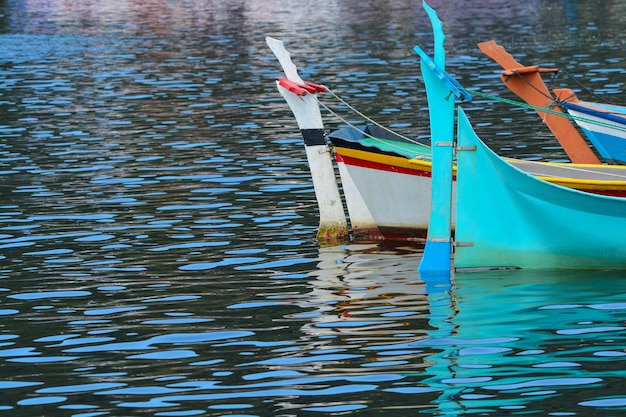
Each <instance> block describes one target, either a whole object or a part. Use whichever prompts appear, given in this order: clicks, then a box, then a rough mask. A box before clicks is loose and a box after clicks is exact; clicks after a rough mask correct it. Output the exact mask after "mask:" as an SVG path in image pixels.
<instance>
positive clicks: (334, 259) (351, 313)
mask: <svg viewBox="0 0 626 417" xmlns="http://www.w3.org/2000/svg"><path fill="white" fill-rule="evenodd" d="M419 261H420V253H419V248H402V247H398V246H393V247H382V246H379V245H348V246H344V247H334V248H321V249H320V255H319V263H318V266H317V268H315V269H313V270H312V271H310V272H309V273H308V275H309V277H310V278H309V279H308V280H307V285H308V286H309V288H310V290H309V292H308V293H306V294H300V295H299V296H298V297H297V298H294V302H295V303H297V304H298V306H299V307H301V308H302V312H300V313H297V314H295V315H291V316H289V319H290V320H293V319H300V320H301V322H302V324H301V327H300V329H301V332H302V338H301V340H300V341H299V342H298V348H297V349H295V348H292V349H290V350H287V349H286V350H285V351H284V352H283V353H281V354H280V355H278V354H277V356H276V357H275V358H274V359H272V361H271V362H269V366H270V367H271V369H272V370H273V371H275V372H284V373H288V372H291V373H294V372H299V373H307V372H312V371H313V370H314V372H316V374H317V375H323V376H322V377H321V379H320V381H326V382H325V383H327V384H328V385H329V386H334V384H340V383H344V384H346V385H350V384H351V383H354V381H355V380H361V381H364V380H368V381H377V382H376V384H377V388H375V389H373V392H372V393H367V394H364V397H363V399H362V400H356V399H354V398H351V399H350V400H345V402H343V403H342V402H341V401H338V403H341V404H344V405H345V404H351V405H353V406H356V405H357V404H358V406H361V407H364V408H369V409H372V410H373V409H374V407H380V409H381V410H384V409H385V408H384V407H385V406H384V404H381V403H380V402H379V400H378V399H377V398H378V397H377V395H376V394H375V392H376V391H384V392H385V393H386V394H385V395H387V394H394V395H398V396H407V397H409V398H410V400H409V399H407V400H402V399H398V400H395V401H394V402H393V403H394V404H396V405H397V404H399V403H405V404H406V409H405V410H404V411H402V412H404V413H408V412H416V411H423V412H430V413H432V414H434V415H446V416H454V415H465V414H468V415H471V414H480V413H491V414H490V415H502V414H503V413H507V412H509V411H513V412H517V411H519V412H524V411H527V412H529V413H536V414H537V415H548V412H549V411H554V412H557V411H563V412H565V411H571V412H576V413H577V414H578V415H589V414H590V413H589V411H590V409H589V408H588V406H593V405H594V404H601V403H598V401H601V400H602V399H604V398H606V397H607V396H609V397H610V396H618V395H622V394H621V388H620V387H621V377H620V375H621V372H622V364H623V359H624V357H626V352H624V348H623V346H622V344H621V342H620V341H621V340H622V339H623V337H624V336H626V326H625V325H624V320H625V319H626V300H625V299H624V297H623V294H624V293H626V281H624V280H623V279H622V277H621V276H620V274H619V272H616V271H595V272H589V271H537V270H516V271H490V272H476V273H458V272H457V273H456V274H455V276H454V277H453V280H452V281H451V282H449V283H447V284H446V283H445V282H439V283H437V285H431V283H430V282H425V281H423V280H420V279H419V278H418V277H417V276H416V274H415V268H416V267H417V265H418V264H419ZM294 375H295V374H294ZM324 378H327V379H324ZM333 378H334V379H333ZM333 381H337V382H333ZM572 396H576V398H578V399H579V400H576V401H574V400H572V398H571V397H572ZM560 397H562V398H567V400H566V401H565V403H567V404H568V407H573V409H569V408H568V409H567V410H565V409H559V405H558V398H560ZM555 401H557V402H555ZM578 402H588V403H586V404H587V405H585V404H582V405H572V404H577V403H578ZM386 411H387V412H389V411H388V410H386ZM405 415H408V414H405Z"/></svg>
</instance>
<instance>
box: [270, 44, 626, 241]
mask: <svg viewBox="0 0 626 417" xmlns="http://www.w3.org/2000/svg"><path fill="white" fill-rule="evenodd" d="M267 42H268V45H269V46H270V48H272V50H273V52H274V53H275V55H276V56H277V57H279V61H280V62H281V65H282V66H283V69H284V71H285V74H286V78H281V79H280V80H279V81H277V88H278V90H279V92H280V93H281V95H283V97H284V98H285V100H286V101H287V103H288V104H289V106H290V108H291V109H292V111H293V113H294V116H295V117H296V120H297V122H298V126H299V127H300V130H301V133H302V135H303V138H304V143H305V148H306V152H307V159H308V163H309V166H310V168H311V173H312V176H313V184H314V187H315V192H316V197H317V200H318V205H319V207H320V228H319V232H318V239H319V240H320V241H321V242H330V243H332V242H334V241H335V240H336V239H337V238H339V239H341V238H345V237H346V236H347V235H348V234H350V236H351V238H352V239H354V240H380V239H388V240H417V239H424V238H425V237H426V236H427V232H428V227H429V224H430V209H431V195H432V162H431V158H432V148H431V147H430V146H428V145H427V144H424V143H418V142H411V141H407V140H406V139H404V138H400V137H399V136H396V135H393V134H389V133H388V132H387V131H385V130H383V129H380V128H377V127H375V126H373V127H372V126H370V127H368V128H361V129H357V128H345V129H341V130H339V131H337V132H334V133H332V134H330V135H329V136H328V138H327V139H329V140H330V141H331V143H332V147H333V149H332V151H333V152H334V155H335V159H334V160H332V159H331V158H332V153H331V151H330V148H329V144H328V143H327V141H326V137H325V136H324V132H325V131H326V130H325V128H324V125H323V121H322V117H321V112H320V108H319V103H318V98H317V96H318V94H321V93H323V92H324V91H325V90H326V88H325V87H323V86H319V85H316V84H312V83H306V82H304V81H303V80H302V79H300V77H299V76H298V74H297V69H296V67H295V65H294V64H293V62H291V57H290V54H289V53H288V52H287V51H286V50H285V49H284V45H283V43H282V42H281V41H278V40H276V39H272V38H268V39H267ZM334 163H336V165H337V167H338V170H339V174H340V181H341V184H340V185H341V190H342V192H343V200H345V202H346V207H347V212H348V218H349V223H350V226H351V227H350V230H349V231H348V226H347V223H346V216H345V214H344V213H345V211H344V209H343V205H342V196H340V194H339V192H338V191H336V190H337V183H336V181H335V174H334V171H333V170H332V167H331V165H332V164H334ZM511 163H513V164H515V165H516V166H517V167H519V168H520V169H522V170H524V171H525V172H528V173H531V174H533V175H537V176H539V177H540V178H542V179H544V180H546V181H550V182H553V183H556V184H560V185H563V186H567V187H572V188H576V189H580V190H586V191H589V192H594V193H599V194H605V195H613V196H619V197H626V168H625V167H612V166H606V165H597V164H596V165H590V164H561V163H545V162H531V161H521V160H511ZM320 178H321V179H320ZM452 192H454V185H453V191H452ZM454 227H455V225H454V220H453V222H452V228H453V229H454Z"/></svg>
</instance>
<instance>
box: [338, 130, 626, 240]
mask: <svg viewBox="0 0 626 417" xmlns="http://www.w3.org/2000/svg"><path fill="white" fill-rule="evenodd" d="M355 130H356V129H355ZM346 137H352V140H348V139H346ZM329 139H330V140H331V142H332V144H333V148H334V151H335V158H336V159H337V161H338V162H339V164H340V165H341V167H342V172H341V178H342V181H343V182H346V179H347V178H349V181H350V182H351V183H352V184H353V185H354V187H353V188H351V189H350V192H351V193H358V194H360V195H359V199H360V200H361V201H362V204H363V205H364V206H366V207H367V209H368V211H369V213H370V214H371V219H372V221H373V224H372V223H369V224H368V225H367V227H360V225H359V224H355V223H352V224H351V226H352V234H353V236H355V237H357V238H358V237H365V239H364V240H369V239H367V238H368V237H371V236H372V230H376V229H377V232H379V233H378V234H377V237H378V238H379V239H385V240H419V239H424V238H426V236H427V232H428V225H429V222H430V209H431V195H432V163H431V161H430V160H429V157H430V156H429V155H428V154H420V153H419V152H422V151H424V147H423V146H422V145H419V144H418V145H416V149H415V152H411V148H410V147H409V146H407V145H406V144H402V153H401V152H400V147H399V146H393V144H391V143H390V142H391V140H390V139H386V140H383V139H378V141H379V144H378V145H377V146H371V145H369V144H367V143H368V142H366V141H364V140H360V139H362V138H361V137H359V136H358V135H354V133H352V134H350V135H348V136H346V135H341V134H340V133H338V132H335V133H333V134H331V135H330V137H329ZM394 147H397V148H398V151H397V152H392V151H390V150H389V149H391V148H394ZM512 162H513V163H514V164H515V165H516V166H517V167H518V168H519V169H521V170H523V171H525V172H528V173H531V174H532V175H535V176H538V177H539V178H542V179H544V180H546V181H549V182H552V183H553V184H557V185H561V186H564V187H568V188H574V189H577V190H581V191H586V192H590V193H596V194H601V195H608V196H616V197H626V167H616V166H607V165H578V164H568V163H540V162H532V161H520V160H512ZM348 176H349V177H348ZM455 188H456V182H453V191H452V192H453V195H454V194H455V192H456V191H455ZM344 193H345V194H347V193H348V190H347V189H345V187H344ZM346 197H348V196H347V195H346ZM453 200H455V199H453ZM454 210H455V204H453V212H454ZM455 227H456V225H455V222H454V216H453V217H452V229H453V230H454V229H455Z"/></svg>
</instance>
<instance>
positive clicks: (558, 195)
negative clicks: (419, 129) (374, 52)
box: [416, 3, 626, 274]
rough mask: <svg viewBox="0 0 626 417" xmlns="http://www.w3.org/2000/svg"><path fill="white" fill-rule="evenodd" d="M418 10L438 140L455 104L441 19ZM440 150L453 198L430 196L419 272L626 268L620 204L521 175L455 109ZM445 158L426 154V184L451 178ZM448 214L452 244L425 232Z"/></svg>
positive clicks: (624, 215)
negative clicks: (429, 38)
mask: <svg viewBox="0 0 626 417" xmlns="http://www.w3.org/2000/svg"><path fill="white" fill-rule="evenodd" d="M424 5H425V7H426V8H427V12H429V16H430V18H431V22H432V24H433V32H434V34H435V58H434V59H431V58H430V57H428V56H426V54H424V53H423V52H422V51H421V50H419V48H417V47H416V50H418V52H420V57H421V60H422V72H423V73H424V81H425V84H426V91H427V95H428V98H429V111H430V113H431V114H435V115H438V116H439V123H438V124H437V125H434V124H432V123H431V129H432V136H433V137H438V135H440V133H439V132H438V130H437V129H440V128H441V126H444V125H447V126H454V124H455V120H454V116H450V115H449V108H450V107H454V105H455V104H454V103H450V100H448V101H446V100H445V97H449V96H450V94H451V93H454V92H455V89H454V87H450V83H449V82H448V79H449V78H451V76H450V75H448V74H447V73H445V68H444V65H445V55H444V49H443V40H444V35H443V29H442V25H441V22H440V21H439V20H438V18H437V16H436V13H435V12H434V10H432V9H430V8H428V7H427V5H426V4H425V3H424ZM424 62H426V63H427V65H425V64H424ZM433 67H434V68H433ZM431 98H432V100H431ZM441 115H444V116H443V117H442V116H441ZM439 146H451V147H452V148H453V149H454V151H455V153H456V161H457V165H456V196H455V197H454V198H453V197H450V198H448V199H447V200H445V199H440V200H438V201H437V202H436V203H435V202H434V201H435V194H436V193H435V192H433V205H432V209H431V218H430V226H429V235H428V240H427V243H426V249H425V252H424V258H423V259H422V262H421V263H420V273H421V272H422V271H425V272H426V273H433V274H435V273H437V272H446V268H447V272H448V274H449V272H450V266H451V256H452V255H453V265H452V266H453V267H454V268H455V269H476V268H478V269H482V268H486V269H492V268H496V269H501V268H533V269H537V268H546V269H553V268H578V269H626V243H625V242H624V235H625V233H626V199H624V198H619V197H612V196H604V195H598V194H594V193H588V192H584V191H580V190H575V189H571V188H567V187H563V186H560V185H557V184H553V183H550V182H548V181H545V180H543V179H540V178H537V177H536V176H534V175H531V174H529V173H527V172H524V171H522V170H520V169H519V168H517V167H515V166H514V165H513V164H511V163H510V162H509V161H507V160H504V159H503V158H501V157H499V156H498V155H496V154H495V153H494V152H493V151H492V150H490V149H489V148H488V147H487V146H486V145H485V144H484V142H483V141H482V140H481V139H480V138H479V136H478V135H477V134H476V132H475V131H474V129H473V127H472V126H471V124H470V122H469V120H468V118H467V116H466V114H465V112H464V111H463V109H462V107H461V106H459V107H458V130H457V135H456V143H453V144H452V145H448V144H441V145H439ZM452 157H453V155H451V154H445V153H440V154H439V155H435V154H434V153H433V182H435V181H440V182H445V179H446V178H451V177H452V175H453V173H452V170H451V169H447V168H448V167H449V166H450V164H451V160H452ZM438 167H439V168H440V167H444V169H437V168H438ZM436 175H437V176H439V177H441V178H436ZM452 201H456V209H453V205H452ZM446 212H449V213H446ZM450 213H451V214H452V215H451V216H450ZM450 217H453V218H454V219H455V221H456V230H455V235H454V240H453V238H452V234H451V233H448V234H447V235H445V234H435V233H431V232H432V231H433V226H434V225H437V224H444V225H445V224H446V222H447V221H448V218H450ZM440 229H442V230H443V228H440ZM438 230H439V229H438ZM448 230H449V229H448ZM444 243H449V245H444ZM429 248H435V249H429ZM445 248H448V251H445V250H442V249H445ZM452 248H454V251H453V253H452V250H451V249H452Z"/></svg>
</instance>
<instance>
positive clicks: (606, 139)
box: [581, 127, 626, 164]
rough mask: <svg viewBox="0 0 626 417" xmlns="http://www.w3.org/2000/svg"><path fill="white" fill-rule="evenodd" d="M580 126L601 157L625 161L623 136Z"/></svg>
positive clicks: (625, 142) (625, 152)
mask: <svg viewBox="0 0 626 417" xmlns="http://www.w3.org/2000/svg"><path fill="white" fill-rule="evenodd" d="M581 128H582V130H583V132H584V133H585V135H587V137H588V138H589V140H590V141H591V143H592V144H593V146H594V147H595V148H596V149H597V150H598V153H599V154H600V156H601V157H602V158H604V159H607V160H611V161H615V162H619V163H622V164H624V163H626V139H625V138H623V137H619V136H616V135H609V134H607V133H602V132H597V131H594V130H591V129H589V128H585V127H581Z"/></svg>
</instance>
